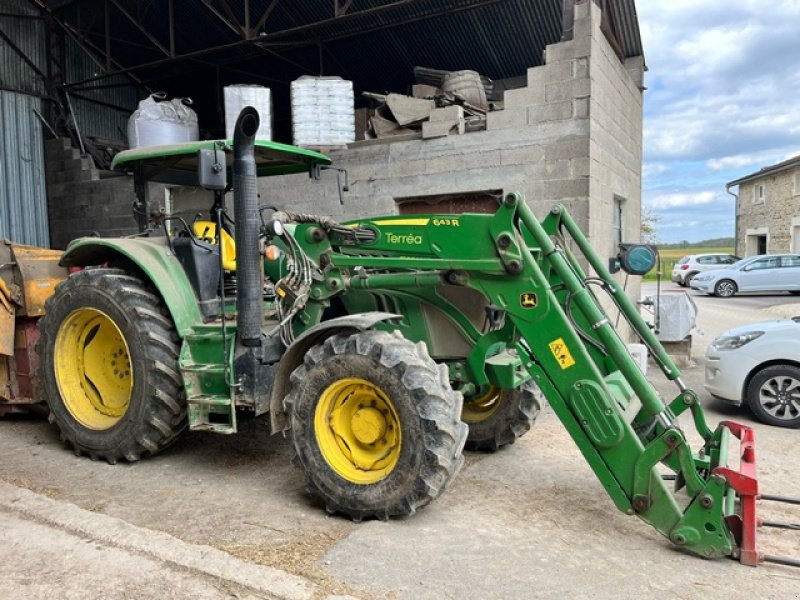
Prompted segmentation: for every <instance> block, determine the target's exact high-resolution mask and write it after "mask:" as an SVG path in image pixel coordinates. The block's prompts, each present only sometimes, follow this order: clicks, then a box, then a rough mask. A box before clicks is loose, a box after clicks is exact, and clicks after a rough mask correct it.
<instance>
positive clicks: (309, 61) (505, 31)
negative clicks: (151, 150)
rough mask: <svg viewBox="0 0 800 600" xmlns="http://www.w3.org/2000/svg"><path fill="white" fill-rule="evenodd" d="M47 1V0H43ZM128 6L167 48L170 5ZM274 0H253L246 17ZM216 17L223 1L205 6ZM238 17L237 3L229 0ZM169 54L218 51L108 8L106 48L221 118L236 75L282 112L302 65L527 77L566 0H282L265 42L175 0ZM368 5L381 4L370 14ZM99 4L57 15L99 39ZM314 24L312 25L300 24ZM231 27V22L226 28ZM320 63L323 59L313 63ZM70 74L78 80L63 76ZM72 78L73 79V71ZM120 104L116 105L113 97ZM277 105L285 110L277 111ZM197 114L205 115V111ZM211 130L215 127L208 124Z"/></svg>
mask: <svg viewBox="0 0 800 600" xmlns="http://www.w3.org/2000/svg"><path fill="white" fill-rule="evenodd" d="M45 1H46V2H47V3H48V5H49V4H51V2H52V1H53V0H45ZM610 1H612V2H614V6H615V9H616V13H617V16H618V21H619V30H620V32H621V33H620V35H621V38H622V39H621V40H620V42H621V45H622V48H623V52H624V53H625V55H626V56H635V55H638V54H641V39H640V35H639V27H638V22H637V19H636V8H635V4H634V0H610ZM117 3H118V4H120V5H122V6H124V7H125V8H126V10H128V12H130V13H131V14H135V15H136V17H137V18H138V19H139V21H140V23H141V24H142V26H143V27H144V28H146V30H147V31H148V32H149V33H150V34H151V35H152V36H154V37H155V38H157V40H158V41H159V43H160V44H161V45H163V46H168V45H169V29H168V23H169V18H168V14H167V2H143V1H141V0H116V2H115V4H117ZM272 3H273V1H272V0H250V22H251V25H255V23H256V22H257V21H258V19H259V17H260V16H261V15H262V14H263V13H264V11H265V10H267V8H268V7H269V6H271V5H272ZM212 4H213V6H214V7H216V10H217V12H218V13H219V15H223V12H224V11H223V10H222V7H221V6H222V5H221V3H212ZM228 5H229V6H230V7H231V9H232V10H233V11H234V12H235V14H236V17H237V19H238V21H239V22H240V23H242V24H243V23H244V9H243V6H244V3H242V2H228ZM174 7H175V22H176V24H177V29H176V34H175V45H176V53H177V54H178V55H181V54H186V53H190V52H198V51H199V52H203V51H204V50H206V49H208V48H210V47H216V46H223V45H226V44H227V45H229V44H233V46H231V47H227V48H225V49H223V50H215V51H214V52H213V53H204V54H202V56H197V57H194V58H185V59H182V60H180V61H173V62H164V61H165V60H166V59H167V57H166V56H165V54H164V52H163V51H162V50H160V49H158V48H157V47H156V45H154V44H153V43H152V41H150V40H148V39H147V37H146V36H145V35H144V34H143V33H142V32H141V31H139V30H138V29H137V28H136V27H135V26H134V25H133V24H132V23H131V22H130V21H129V20H128V19H126V18H125V16H124V15H122V14H121V13H120V12H119V11H118V10H116V9H114V8H113V5H112V11H111V33H112V40H111V51H112V55H113V57H114V58H115V59H116V60H117V61H118V62H119V63H121V64H123V65H126V66H134V65H144V64H147V63H151V62H155V61H159V62H158V64H156V65H155V66H151V67H146V68H139V69H138V70H137V71H136V74H137V76H139V77H141V78H142V79H144V80H145V81H146V82H147V83H148V85H150V87H152V88H154V89H163V90H165V91H167V92H168V93H170V94H171V95H173V96H190V97H192V98H193V99H194V100H195V102H196V105H195V107H196V109H197V112H198V114H200V115H201V123H200V126H201V128H206V129H207V128H209V123H205V122H204V121H203V119H204V118H205V119H210V118H211V117H212V116H216V120H218V121H219V122H220V123H221V121H222V107H221V96H220V90H221V89H222V87H223V86H225V85H228V84H232V83H258V84H261V85H267V86H269V87H271V88H272V89H273V91H274V95H273V96H274V101H275V103H276V107H275V108H276V110H275V114H276V115H280V114H283V113H286V114H288V83H289V82H290V81H292V80H294V79H296V78H297V77H299V76H301V75H306V74H320V73H322V74H336V75H341V76H342V77H345V78H347V79H350V80H352V81H353V82H354V84H355V87H356V90H357V91H361V90H370V91H377V92H384V91H396V92H403V91H407V90H408V88H409V87H410V85H411V84H413V83H414V79H413V72H412V68H413V67H414V66H416V65H421V66H426V67H432V68H437V69H447V70H458V69H473V70H476V71H478V72H480V73H481V74H482V75H484V76H487V77H490V78H492V79H503V78H507V77H515V76H520V75H524V74H525V71H526V69H527V68H529V67H532V66H537V65H540V64H541V62H542V56H543V51H544V49H545V46H546V45H547V44H552V43H556V42H558V41H559V40H560V39H561V33H562V10H563V0H413V1H411V2H407V3H405V4H402V3H399V2H398V1H397V0H358V2H355V3H353V4H352V6H351V8H350V10H349V12H348V14H347V15H346V16H345V17H344V18H338V19H334V18H333V7H334V3H333V1H332V0H303V2H288V1H284V2H278V3H277V4H276V5H275V9H274V11H273V12H272V13H271V14H270V16H269V18H268V19H267V21H266V24H265V26H264V31H263V33H264V34H265V35H264V36H263V38H262V37H259V39H263V42H264V44H265V46H264V47H259V46H258V45H257V44H254V43H251V42H246V41H243V39H242V35H241V33H240V32H237V31H234V30H232V28H231V27H229V26H228V25H226V24H225V22H224V17H221V16H219V15H215V14H214V13H213V12H212V11H211V10H209V9H208V8H207V6H206V3H205V2H198V1H197V0H174ZM371 9H376V10H378V12H372V13H370V12H367V11H370V10H371ZM97 12H98V11H97V3H96V2H93V1H91V0H75V1H73V2H71V3H68V4H65V5H64V7H63V9H62V10H61V11H60V12H59V13H58V15H59V16H60V17H62V18H65V19H67V20H70V22H73V23H80V24H81V25H82V28H83V30H84V31H86V32H87V35H88V37H89V39H90V40H91V41H92V42H93V43H94V44H95V45H96V46H98V47H100V48H102V47H104V45H105V27H104V19H103V18H102V14H101V15H98V14H97ZM308 24H316V25H315V27H314V28H313V29H312V30H302V31H300V30H298V28H300V27H302V26H304V25H308ZM233 29H235V28H233ZM320 63H322V64H320ZM71 81H73V82H74V81H76V80H75V79H71ZM78 81H80V80H78ZM120 102H121V101H119V102H115V103H117V104H119V103H120ZM284 109H285V110H284ZM204 115H205V117H204ZM210 124H211V127H212V131H213V127H215V126H216V125H215V124H214V123H213V122H211V123H210Z"/></svg>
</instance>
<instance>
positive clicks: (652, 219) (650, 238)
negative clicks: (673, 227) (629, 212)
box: [641, 206, 661, 244]
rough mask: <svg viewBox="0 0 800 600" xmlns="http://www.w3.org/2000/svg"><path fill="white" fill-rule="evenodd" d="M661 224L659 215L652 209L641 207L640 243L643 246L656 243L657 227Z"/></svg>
mask: <svg viewBox="0 0 800 600" xmlns="http://www.w3.org/2000/svg"><path fill="white" fill-rule="evenodd" d="M660 223H661V215H659V214H657V213H656V212H655V211H654V210H653V208H652V207H649V206H645V207H642V229H641V236H642V242H643V243H645V244H657V243H658V225H659V224H660Z"/></svg>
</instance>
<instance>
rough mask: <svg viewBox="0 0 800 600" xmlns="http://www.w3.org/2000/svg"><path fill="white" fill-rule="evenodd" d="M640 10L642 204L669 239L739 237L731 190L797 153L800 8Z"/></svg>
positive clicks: (711, 4) (780, 4)
mask: <svg viewBox="0 0 800 600" xmlns="http://www.w3.org/2000/svg"><path fill="white" fill-rule="evenodd" d="M637 12H638V15H639V21H640V27H641V31H642V39H643V44H644V51H645V58H646V61H647V65H648V68H649V71H648V73H647V80H646V85H647V86H648V88H649V89H648V91H646V92H645V96H644V98H645V104H644V110H645V123H644V157H645V163H644V168H643V188H644V194H643V197H644V200H645V204H648V205H650V206H652V207H653V209H654V210H655V211H656V212H657V214H660V215H661V216H662V226H660V228H662V229H664V230H665V231H664V235H662V238H663V239H665V241H669V240H668V239H667V235H675V236H680V237H679V238H678V239H703V237H702V236H704V235H705V234H706V233H708V235H705V237H718V236H721V235H731V236H732V235H733V219H732V214H733V213H732V201H731V200H732V199H731V198H730V196H728V195H727V194H725V183H726V182H728V181H732V180H734V179H738V178H739V177H742V176H744V175H747V174H749V173H751V172H753V171H755V170H757V169H759V168H761V167H763V166H767V165H770V164H775V163H777V162H780V161H782V160H785V159H786V158H789V157H791V156H796V155H798V154H800V109H798V108H797V98H800V66H798V65H799V62H798V61H799V60H800V59H799V57H800V35H798V33H797V32H798V31H800V0H776V1H775V2H770V3H769V8H768V9H765V5H764V3H763V2H761V1H757V0H739V1H737V2H729V1H724V0H705V1H704V2H696V1H695V0H669V1H667V0H648V1H645V2H639V3H637ZM667 217H669V219H670V220H669V224H668V226H667V223H666V222H667ZM712 219H713V220H712ZM681 228H683V229H684V231H681ZM726 228H727V229H726ZM667 229H668V230H669V231H670V232H671V233H669V234H668V232H667V231H666V230H667ZM712 232H713V234H712ZM694 234H697V235H696V236H695V235H694ZM697 236H700V237H697Z"/></svg>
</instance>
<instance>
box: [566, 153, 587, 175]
mask: <svg viewBox="0 0 800 600" xmlns="http://www.w3.org/2000/svg"><path fill="white" fill-rule="evenodd" d="M591 164H592V161H591V159H590V158H589V157H588V156H585V157H581V158H573V159H571V160H570V169H571V172H572V177H573V178H580V177H589V175H590V174H591V173H590V169H591Z"/></svg>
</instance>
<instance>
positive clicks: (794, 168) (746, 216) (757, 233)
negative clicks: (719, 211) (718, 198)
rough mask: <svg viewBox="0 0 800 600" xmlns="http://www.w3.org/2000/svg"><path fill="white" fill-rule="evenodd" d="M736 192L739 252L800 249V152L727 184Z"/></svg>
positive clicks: (748, 254)
mask: <svg viewBox="0 0 800 600" xmlns="http://www.w3.org/2000/svg"><path fill="white" fill-rule="evenodd" d="M737 186H738V188H739V193H738V194H733V195H734V196H736V254H737V255H739V256H742V257H745V256H753V255H756V254H767V253H769V254H777V253H780V252H800V155H798V156H795V157H792V158H790V159H789V160H785V161H783V162H780V163H778V164H775V165H771V166H769V167H764V168H763V169H761V170H760V171H757V172H755V173H752V174H750V175H747V176H745V177H741V178H740V179H736V180H735V181H731V182H729V183H728V184H726V186H725V188H726V189H727V190H728V193H732V192H731V191H730V190H731V188H733V187H737Z"/></svg>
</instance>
